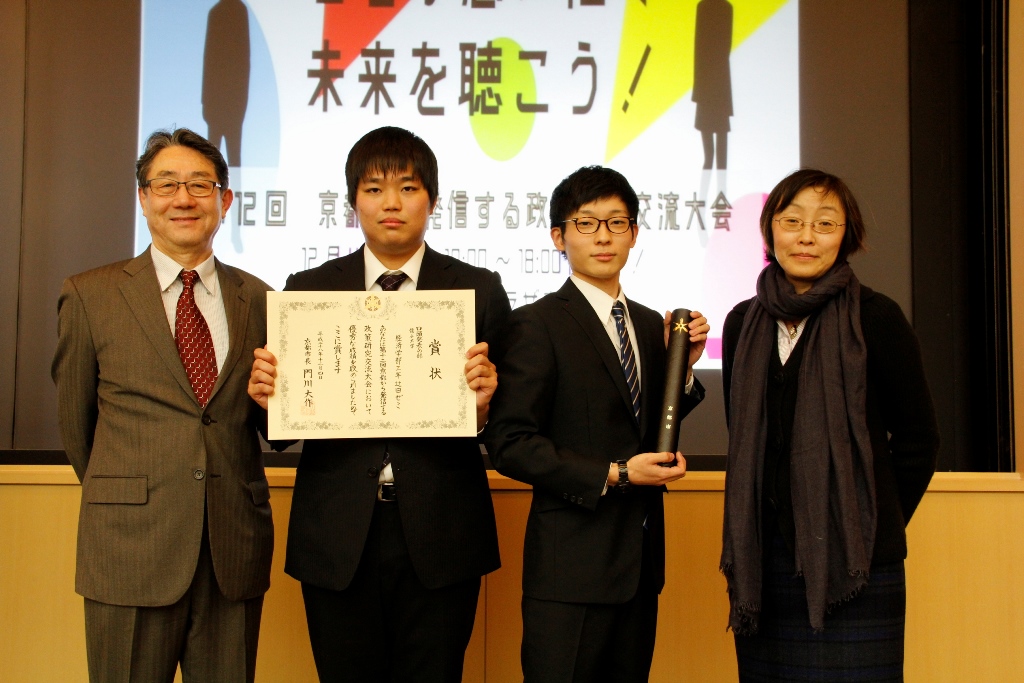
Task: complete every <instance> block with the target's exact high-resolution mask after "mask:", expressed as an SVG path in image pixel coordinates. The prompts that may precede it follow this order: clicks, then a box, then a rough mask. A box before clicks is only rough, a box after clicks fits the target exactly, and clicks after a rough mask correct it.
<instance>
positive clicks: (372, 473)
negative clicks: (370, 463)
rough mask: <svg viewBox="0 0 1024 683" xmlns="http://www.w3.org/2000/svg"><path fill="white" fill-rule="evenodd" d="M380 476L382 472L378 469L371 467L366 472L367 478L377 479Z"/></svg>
mask: <svg viewBox="0 0 1024 683" xmlns="http://www.w3.org/2000/svg"><path fill="white" fill-rule="evenodd" d="M378 474H380V470H378V469H377V468H376V467H371V468H370V469H368V470H366V476H368V477H376V476H377V475H378Z"/></svg>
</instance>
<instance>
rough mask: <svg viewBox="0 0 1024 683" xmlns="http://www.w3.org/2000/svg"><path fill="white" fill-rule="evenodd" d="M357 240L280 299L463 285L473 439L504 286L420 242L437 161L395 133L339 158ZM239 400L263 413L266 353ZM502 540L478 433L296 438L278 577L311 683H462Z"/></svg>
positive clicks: (414, 140) (505, 307) (502, 316)
mask: <svg viewBox="0 0 1024 683" xmlns="http://www.w3.org/2000/svg"><path fill="white" fill-rule="evenodd" d="M345 178H346V180H347V182H348V197H349V201H350V202H351V204H352V206H353V208H355V210H356V213H357V214H358V216H359V226H360V228H361V229H362V231H363V236H364V238H365V240H366V244H365V246H363V247H362V248H360V249H358V250H357V251H355V252H353V253H351V254H349V255H348V256H343V257H341V258H337V259H332V260H330V261H327V262H326V263H324V264H323V265H321V266H319V267H318V268H313V269H311V270H307V271H305V272H302V273H296V274H294V275H292V276H291V277H289V278H288V282H287V284H286V286H285V290H288V291H312V290H319V291H323V290H345V291H353V290H361V291H381V290H384V291H394V290H399V291H405V290H428V289H472V290H473V291H474V292H475V295H476V296H475V300H476V338H477V340H478V343H477V344H475V345H473V346H471V347H470V348H469V349H468V351H467V353H466V357H467V362H466V366H465V375H466V382H467V384H468V385H469V387H470V388H471V389H473V390H474V391H476V406H477V427H478V428H480V429H482V428H483V426H484V424H485V422H486V420H487V412H488V403H489V402H490V399H491V396H492V394H493V392H494V390H495V387H496V386H497V383H498V379H497V374H496V373H495V371H494V364H493V363H491V361H490V360H488V342H490V343H493V342H494V340H495V338H496V336H497V334H498V332H499V331H500V329H501V328H502V326H503V325H504V323H505V321H506V319H507V316H508V312H509V303H508V295H507V294H506V293H505V290H504V289H503V288H502V286H501V278H500V277H499V276H498V274H497V273H493V272H491V271H489V270H484V269H483V268H476V267H474V266H470V265H467V264H465V263H462V262H461V261H458V260H456V259H454V258H451V257H449V256H445V255H443V254H439V253H437V252H436V251H434V250H432V249H431V248H430V247H428V246H427V245H426V243H425V242H424V235H425V234H426V230H427V220H428V218H429V217H430V214H431V213H433V211H434V206H435V205H436V203H437V194H438V185H437V160H436V159H435V157H434V153H433V152H432V151H431V150H430V147H428V146H427V143H425V142H424V141H423V140H421V139H420V138H418V137H417V136H415V135H413V134H412V133H410V132H409V131H407V130H403V129H401V128H392V127H385V128H378V129H377V130H374V131H371V132H369V133H367V134H366V135H365V136H363V137H362V138H361V139H360V140H359V141H358V142H357V143H356V144H355V145H354V146H353V147H352V150H351V152H349V156H348V161H347V162H346V164H345ZM255 356H256V359H255V361H254V363H253V369H252V375H251V378H250V381H249V395H250V396H252V398H253V399H254V400H256V401H257V402H258V403H260V405H262V406H263V407H266V405H267V396H268V395H270V394H271V393H273V390H274V382H275V377H276V370H275V368H274V365H275V362H276V361H275V360H274V356H273V355H272V354H270V353H269V352H268V351H266V350H265V349H256V352H255ZM499 564H500V562H499V560H498V536H497V531H496V527H495V522H494V508H493V507H492V505H491V493H490V489H489V487H488V483H487V474H486V472H485V469H484V463H483V458H482V457H481V455H480V448H479V444H478V442H477V439H475V438H443V437H437V438H429V437H419V438H404V439H384V438H365V439H306V440H305V442H304V444H303V448H302V458H301V460H299V466H298V469H297V472H296V476H295V493H294V497H293V499H292V508H291V520H290V523H289V525H288V551H287V555H286V557H285V567H284V569H285V572H287V573H288V574H290V575H291V576H293V577H295V578H296V579H298V580H299V581H301V582H302V597H303V601H304V603H305V607H306V622H307V625H308V627H309V637H310V642H311V643H312V647H313V658H314V660H315V662H316V668H317V673H318V674H319V677H320V680H321V681H410V682H413V681H415V682H416V683H420V682H421V681H422V682H444V683H458V682H459V681H461V680H462V663H463V657H464V654H465V651H466V646H467V645H468V644H469V639H470V635H471V634H472V632H473V621H474V617H475V615H476V603H477V596H478V594H479V592H480V577H481V576H483V575H484V574H487V573H488V572H492V571H494V570H495V569H497V568H498V566H499Z"/></svg>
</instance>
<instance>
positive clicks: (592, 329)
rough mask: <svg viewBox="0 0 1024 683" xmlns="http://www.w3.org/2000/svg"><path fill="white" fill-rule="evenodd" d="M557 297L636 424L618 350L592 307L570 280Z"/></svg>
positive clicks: (631, 399)
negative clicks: (588, 343) (583, 334)
mask: <svg viewBox="0 0 1024 683" xmlns="http://www.w3.org/2000/svg"><path fill="white" fill-rule="evenodd" d="M557 295H558V296H559V297H562V298H563V299H565V301H566V304H565V310H566V311H567V312H568V313H569V315H571V316H572V317H573V318H574V319H575V320H576V322H577V323H578V324H579V326H580V327H581V328H582V329H583V332H584V333H585V334H586V335H587V337H588V338H589V339H590V341H591V343H592V344H593V345H594V349H595V350H596V351H597V355H598V356H600V357H601V360H602V361H603V362H604V365H605V369H606V370H607V371H608V374H609V375H610V376H611V380H612V383H613V384H615V388H616V389H617V390H618V392H619V395H620V396H621V397H622V402H623V404H624V405H625V408H626V410H628V411H629V414H630V416H633V421H634V424H636V417H635V416H634V415H633V398H632V396H630V394H629V387H628V386H627V385H626V376H625V375H624V374H623V373H622V362H621V361H620V360H619V352H618V349H616V348H615V347H614V346H612V344H611V339H609V337H608V332H607V331H605V328H604V325H603V324H602V323H601V321H600V320H598V318H597V314H596V313H594V308H593V306H591V305H590V302H589V301H587V299H586V297H584V296H583V293H582V292H580V290H579V289H578V288H577V287H576V285H574V284H573V282H572V280H566V281H565V284H564V285H562V288H561V289H560V290H558V294H557ZM640 394H641V396H642V395H643V391H642V387H641V392H640Z"/></svg>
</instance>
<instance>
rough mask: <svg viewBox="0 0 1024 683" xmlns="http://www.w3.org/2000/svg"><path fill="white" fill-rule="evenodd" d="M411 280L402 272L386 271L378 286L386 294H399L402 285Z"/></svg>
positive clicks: (378, 281)
mask: <svg viewBox="0 0 1024 683" xmlns="http://www.w3.org/2000/svg"><path fill="white" fill-rule="evenodd" d="M407 279H409V276H408V275H406V274H405V273H403V272H402V271H400V270H389V271H385V272H384V273H383V274H382V275H381V276H380V277H379V278H377V284H378V285H380V288H381V289H383V290H384V291H385V292H397V291H398V288H399V287H401V286H402V283H403V282H405V281H406V280H407Z"/></svg>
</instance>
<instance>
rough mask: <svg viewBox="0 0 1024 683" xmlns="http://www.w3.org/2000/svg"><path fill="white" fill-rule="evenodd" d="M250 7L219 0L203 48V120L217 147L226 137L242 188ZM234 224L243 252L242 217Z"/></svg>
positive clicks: (235, 181)
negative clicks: (243, 125) (243, 127)
mask: <svg viewBox="0 0 1024 683" xmlns="http://www.w3.org/2000/svg"><path fill="white" fill-rule="evenodd" d="M249 64H250V54H249V10H248V9H247V8H246V6H245V4H244V3H243V2H242V0H220V2H218V3H217V4H216V5H214V6H213V7H212V8H211V9H210V14H209V15H208V16H207V20H206V47H205V49H204V51H203V119H205V120H206V125H207V126H209V129H208V131H207V137H208V138H209V139H210V142H211V143H212V144H213V146H214V147H216V148H217V149H220V148H221V141H222V140H223V142H224V144H225V146H226V147H227V158H228V166H230V167H231V169H232V170H231V180H232V183H233V185H234V186H235V187H236V188H238V187H241V186H242V185H241V177H240V176H241V166H242V122H243V121H244V120H245V110H246V108H247V107H248V105H249ZM226 220H227V221H228V222H229V223H230V225H231V243H232V246H234V248H235V251H236V252H239V253H241V251H242V233H241V230H242V228H241V226H240V225H239V222H240V221H239V220H238V219H236V218H234V217H228V218H227V219H226Z"/></svg>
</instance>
